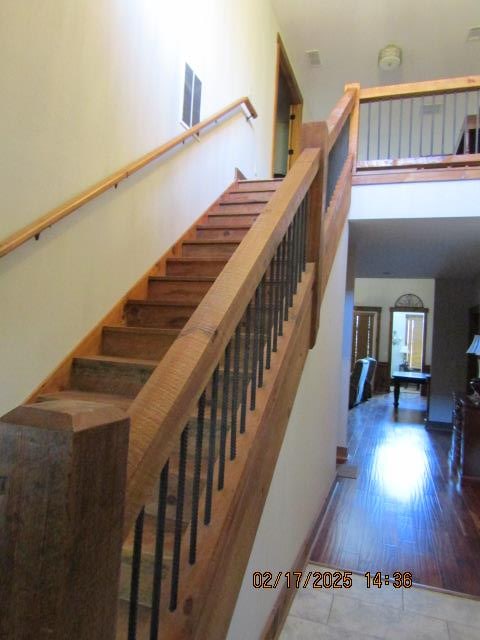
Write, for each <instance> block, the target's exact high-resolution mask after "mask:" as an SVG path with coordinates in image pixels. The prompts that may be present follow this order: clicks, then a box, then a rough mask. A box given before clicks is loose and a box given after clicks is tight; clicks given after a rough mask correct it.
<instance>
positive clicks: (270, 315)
mask: <svg viewBox="0 0 480 640" xmlns="http://www.w3.org/2000/svg"><path fill="white" fill-rule="evenodd" d="M274 264H275V254H273V258H272V260H271V261H270V266H269V268H268V271H267V273H268V307H267V355H266V358H265V369H270V365H271V362H272V341H273V335H272V333H273V325H274V318H275V310H274V304H275V282H274Z"/></svg>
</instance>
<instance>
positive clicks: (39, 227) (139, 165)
mask: <svg viewBox="0 0 480 640" xmlns="http://www.w3.org/2000/svg"><path fill="white" fill-rule="evenodd" d="M242 105H244V106H245V108H246V109H247V111H248V113H249V114H250V115H249V117H251V118H256V117H257V112H256V110H255V108H254V106H253V105H252V103H251V101H250V99H249V98H247V97H243V98H239V99H238V100H235V101H234V102H232V103H230V104H229V105H227V106H226V107H224V108H223V109H220V110H219V111H217V112H216V113H214V114H213V115H211V116H210V117H209V118H206V119H205V120H202V121H201V122H199V123H198V124H196V125H195V126H193V127H191V128H190V129H188V130H187V131H184V132H183V133H181V134H180V135H178V136H175V137H174V138H172V139H171V140H169V141H168V142H166V143H165V144H162V145H160V146H159V147H156V148H155V149H153V151H150V152H149V153H146V154H145V155H144V156H142V157H141V158H139V159H138V160H135V161H134V162H131V163H130V164H127V165H126V166H124V167H122V168H121V169H119V170H118V171H116V172H115V173H113V174H112V175H110V176H108V177H107V178H104V179H103V180H101V181H100V182H97V183H96V184H95V185H93V186H91V187H89V188H88V189H86V190H85V191H82V193H80V194H78V195H76V196H75V197H74V198H72V199H71V200H68V201H67V202H65V203H63V204H61V205H60V206H59V207H56V208H55V209H52V210H51V211H49V212H48V213H46V214H45V215H43V216H41V217H40V218H38V219H37V220H35V222H32V223H31V224H29V225H27V226H26V227H24V228H23V229H20V231H17V232H15V233H14V234H12V235H11V236H9V237H8V238H6V239H5V240H3V241H1V242H0V258H1V257H2V256H5V255H7V253H10V252H11V251H13V250H14V249H16V248H17V247H19V246H21V245H22V244H24V243H25V242H27V240H30V239H31V238H34V237H37V236H39V235H40V233H42V231H45V229H48V227H51V226H52V225H54V224H56V223H57V222H60V220H63V218H66V217H67V216H68V215H70V214H71V213H73V212H74V211H77V210H78V209H80V208H81V207H83V206H84V205H85V204H87V203H88V202H91V201H92V200H95V198H98V197H99V196H100V195H102V194H103V193H105V192H106V191H108V190H109V189H112V188H114V187H117V185H118V184H119V183H120V182H122V181H123V180H126V179H127V178H129V177H130V176H131V175H133V174H134V173H137V171H140V169H143V167H146V166H147V165H148V164H150V163H151V162H153V161H154V160H157V159H158V158H160V157H161V156H163V155H164V154H166V153H167V152H168V151H171V150H172V149H173V148H175V147H176V146H178V145H179V144H182V143H183V142H185V141H186V140H188V139H189V138H192V137H193V136H195V135H196V134H198V133H200V132H201V131H202V130H203V129H206V128H207V127H209V126H211V125H213V124H216V123H217V121H218V120H220V119H222V118H224V117H225V116H227V115H230V114H231V113H233V112H235V111H237V109H238V108H239V107H240V106H242Z"/></svg>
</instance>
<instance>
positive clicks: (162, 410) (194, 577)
mask: <svg viewBox="0 0 480 640" xmlns="http://www.w3.org/2000/svg"><path fill="white" fill-rule="evenodd" d="M357 104H358V100H357V90H356V88H354V87H352V88H349V89H347V92H346V94H345V96H344V97H343V98H342V99H341V101H340V102H339V104H338V105H337V107H336V109H335V110H334V112H333V115H332V117H331V118H329V120H328V122H322V123H309V124H307V125H304V127H303V132H302V135H303V142H302V147H303V151H302V153H301V155H300V156H299V158H298V160H297V161H296V162H295V163H294V165H293V167H292V169H291V170H290V171H289V173H288V175H287V177H286V178H285V180H284V181H283V182H282V184H281V185H280V187H279V188H278V189H277V191H276V193H275V195H274V196H273V197H272V199H271V201H270V202H269V203H268V204H267V206H266V207H265V209H264V210H263V212H262V213H261V214H260V216H259V217H258V219H257V221H256V222H255V224H254V225H253V226H252V228H251V229H250V230H249V231H248V233H247V235H246V236H245V237H244V239H243V240H242V242H241V244H240V246H239V247H238V249H237V250H236V252H235V253H234V254H233V255H232V257H231V258H230V260H229V261H228V263H227V265H226V266H225V268H224V270H223V271H222V272H221V274H220V275H219V276H218V278H217V280H216V281H215V282H214V284H213V285H212V287H211V288H210V289H209V291H208V293H207V294H206V295H205V297H204V298H203V300H202V302H201V303H200V305H199V306H198V307H197V309H196V311H195V312H194V313H193V315H192V316H191V318H190V320H189V321H188V323H187V324H186V325H185V327H184V328H183V329H182V331H181V333H180V335H179V337H178V338H177V340H176V341H175V342H174V343H173V345H172V346H171V348H170V349H169V351H168V353H167V354H166V355H165V357H164V358H163V359H162V361H161V362H160V363H159V365H158V366H157V368H156V369H155V371H154V372H153V373H152V375H151V376H150V378H149V380H148V381H147V383H146V384H145V386H144V387H143V389H142V391H141V392H140V394H139V395H138V396H137V398H136V399H135V400H134V402H133V404H132V405H131V406H130V409H129V412H128V419H125V416H124V415H123V414H122V412H119V411H118V410H116V409H112V408H111V407H106V406H105V405H98V404H96V403H90V402H88V403H84V402H78V401H77V402H73V401H71V402H67V403H66V404H65V402H66V401H64V402H63V403H61V402H57V403H56V402H54V401H50V402H42V403H40V404H34V405H27V406H23V407H19V408H17V409H16V410H14V411H13V412H11V413H10V414H8V415H7V416H4V418H3V423H0V445H1V446H0V449H1V451H2V456H3V458H2V459H0V462H1V463H2V464H3V463H4V464H3V466H2V474H4V475H3V476H2V478H1V480H2V482H3V484H1V485H0V486H1V487H2V490H3V489H5V490H6V497H5V499H4V502H3V505H4V512H5V513H6V514H8V516H9V517H8V518H4V517H3V515H2V514H3V512H2V513H0V520H1V524H3V525H4V526H5V529H6V532H5V535H4V536H3V538H2V539H3V540H4V541H5V545H4V547H2V550H3V549H4V550H5V553H4V558H5V563H4V567H5V572H4V576H3V578H2V581H0V595H1V594H3V596H2V602H4V603H5V612H6V615H5V616H4V617H3V619H4V622H2V621H0V635H1V631H2V624H7V625H10V627H8V628H9V632H10V633H12V630H14V631H15V632H18V636H19V637H20V636H22V637H23V635H22V634H23V632H25V634H26V630H27V629H28V630H29V629H31V628H39V629H44V628H47V627H48V631H49V633H51V634H53V635H52V637H59V638H60V637H62V638H63V637H72V638H79V639H81V640H83V639H84V638H85V639H86V638H88V639H89V640H100V639H101V640H113V638H115V637H116V638H124V637H128V638H129V640H134V639H135V638H137V637H138V638H143V637H151V638H157V637H159V638H162V639H165V640H173V639H174V638H175V639H176V638H182V640H188V639H192V640H193V639H195V640H207V639H208V640H221V639H222V638H224V637H225V635H226V633H227V629H228V625H229V622H230V619H231V616H232V614H233V610H234V607H235V602H236V599H237V596H238V592H239V590H240V587H241V584H242V579H243V575H244V572H245V569H246V567H247V564H248V559H249V556H250V552H251V548H252V545H253V542H254V539H255V534H256V531H257V528H258V524H259V521H260V517H261V514H262V510H263V506H264V503H265V500H266V497H267V493H268V487H269V484H270V481H271V478H272V476H273V472H274V468H275V464H276V460H277V457H278V454H279V452H280V447H281V445H282V440H283V435H284V433H285V429H286V426H287V423H288V418H289V414H290V410H291V408H292V405H293V401H294V397H295V394H296V389H297V385H298V383H299V380H300V376H301V372H302V369H303V364H304V360H305V357H306V354H307V351H308V348H309V347H312V346H313V345H314V344H315V340H316V336H317V332H318V326H319V310H320V304H321V300H322V296H323V293H324V291H325V287H326V283H327V280H328V274H329V272H330V269H331V266H332V263H333V259H334V257H335V252H336V248H337V246H338V241H339V238H340V234H341V232H342V229H343V227H344V224H345V221H346V218H347V214H348V207H349V202H350V184H351V168H352V159H353V155H352V149H353V147H354V141H352V138H351V137H350V141H349V144H348V145H347V144H346V141H348V135H349V132H350V136H351V135H352V132H355V131H356V129H355V127H356V122H357V119H358V110H357V107H356V105H357ZM331 171H334V175H335V177H334V178H332V176H331V175H330V187H329V188H328V189H327V185H328V184H329V174H330V173H331ZM129 423H130V435H129V436H128V425H129ZM32 427H35V429H33V430H32ZM193 434H194V435H193ZM204 435H205V437H204ZM202 449H203V452H202ZM205 453H206V454H207V455H205ZM187 457H188V458H190V459H192V457H193V459H194V472H193V476H192V477H188V478H187V477H186V464H187V462H186V460H187ZM172 476H173V477H174V478H175V486H176V489H175V504H173V505H172V503H171V501H170V502H169V501H168V495H167V485H168V483H169V482H172ZM156 487H158V491H157V493H156V495H155V499H154V500H153V502H156V506H154V507H153V512H152V511H151V512H149V511H148V509H147V508H146V505H151V504H152V493H155V491H156ZM31 492H33V494H34V496H35V497H36V498H38V499H34V497H32V499H30V493H31ZM4 493H5V491H4ZM25 495H26V496H29V498H28V499H26V500H24V499H23V496H25ZM65 505H68V509H66V508H65ZM167 509H169V510H170V513H171V512H172V510H173V511H174V521H175V527H174V531H173V532H172V531H166V528H165V527H166V524H165V513H166V510H167ZM187 510H188V518H185V517H184V516H185V514H186V513H187ZM147 516H148V517H149V521H150V523H151V521H152V520H153V522H154V529H153V531H152V530H151V529H149V530H148V531H145V522H146V517H147ZM186 521H187V522H188V524H187V525H186V529H185V522H186ZM167 533H168V535H169V536H170V546H169V547H168V550H169V552H170V553H171V554H172V557H171V564H170V565H169V567H168V568H165V567H164V564H165V563H164V559H165V556H166V553H167V543H166V534H167ZM172 536H173V539H172ZM122 541H127V543H129V544H130V543H131V549H132V558H131V565H130V569H129V571H127V575H126V576H125V566H124V565H125V563H124V562H123V563H122V561H121V546H122ZM146 545H148V547H149V553H150V556H152V555H153V557H154V559H153V568H152V565H151V564H150V565H149V564H148V562H147V563H146V560H145V554H144V553H143V551H142V549H145V546H146ZM152 549H153V551H152ZM2 553H3V551H2ZM39 555H40V556H41V557H42V558H43V564H42V572H38V557H39ZM121 565H122V579H121V580H120V585H121V589H124V592H123V593H122V602H123V604H124V605H125V603H126V600H128V601H129V604H128V605H125V606H124V607H123V609H122V606H120V616H119V619H120V622H121V624H120V627H119V632H118V635H117V636H115V612H116V608H117V603H118V594H119V591H118V585H119V574H120V566H121ZM40 573H41V580H40V578H39V575H40ZM32 576H33V577H34V578H35V579H34V580H32ZM39 580H40V583H39ZM39 584H40V586H41V598H40V597H39V587H38V585H39ZM146 594H147V595H146ZM146 600H147V601H148V602H146ZM37 605H38V606H37ZM40 605H41V606H40ZM122 613H123V617H122ZM137 632H138V635H137ZM158 634H159V635H158Z"/></svg>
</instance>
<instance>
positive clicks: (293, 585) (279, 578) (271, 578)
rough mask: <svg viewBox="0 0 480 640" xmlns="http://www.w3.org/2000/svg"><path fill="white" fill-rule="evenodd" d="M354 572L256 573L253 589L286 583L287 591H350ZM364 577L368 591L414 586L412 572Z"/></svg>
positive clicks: (380, 573) (272, 587)
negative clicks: (309, 589)
mask: <svg viewBox="0 0 480 640" xmlns="http://www.w3.org/2000/svg"><path fill="white" fill-rule="evenodd" d="M352 575H353V573H352V571H308V572H307V571H305V572H304V571H278V572H277V573H272V572H271V571H254V573H253V587H254V588H255V589H276V588H277V587H279V586H280V584H283V583H285V585H286V587H287V589H306V588H307V587H309V586H310V587H312V588H313V589H350V588H351V587H352V584H353V581H352ZM363 577H364V578H365V580H366V587H367V589H371V588H373V587H377V588H378V589H380V588H381V587H383V586H386V587H388V586H389V585H392V586H393V587H394V588H395V589H401V588H404V589H409V588H410V587H411V586H412V585H413V574H412V573H411V572H410V571H393V572H392V574H391V575H389V574H385V575H382V572H381V571H376V572H374V573H373V572H371V571H367V572H366V573H364V575H363Z"/></svg>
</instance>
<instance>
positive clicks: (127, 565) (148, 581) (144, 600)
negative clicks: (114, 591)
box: [117, 555, 172, 637]
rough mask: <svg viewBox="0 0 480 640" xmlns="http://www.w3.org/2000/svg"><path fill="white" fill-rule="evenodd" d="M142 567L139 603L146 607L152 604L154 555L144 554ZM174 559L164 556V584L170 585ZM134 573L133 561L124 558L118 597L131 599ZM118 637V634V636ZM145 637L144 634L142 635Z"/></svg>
mask: <svg viewBox="0 0 480 640" xmlns="http://www.w3.org/2000/svg"><path fill="white" fill-rule="evenodd" d="M140 564H141V567H140V582H139V589H138V603H139V604H140V605H143V606H144V607H151V605H152V584H153V574H154V556H150V555H144V556H142V561H141V563H140ZM171 566H172V561H171V558H164V560H163V567H162V581H163V586H164V587H167V588H168V586H169V584H170V583H169V578H170V574H171ZM131 575H132V561H131V559H130V558H125V557H124V558H122V562H121V568H120V585H119V592H118V597H119V598H120V600H126V601H128V600H129V599H130V580H131ZM117 637H118V636H117ZM142 637H143V636H142Z"/></svg>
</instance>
